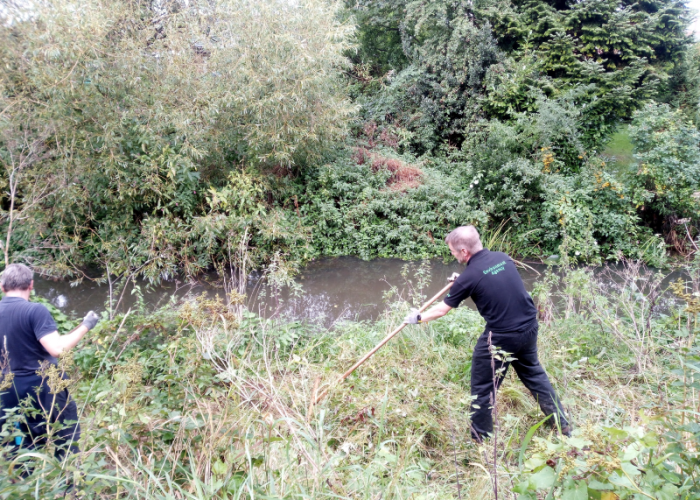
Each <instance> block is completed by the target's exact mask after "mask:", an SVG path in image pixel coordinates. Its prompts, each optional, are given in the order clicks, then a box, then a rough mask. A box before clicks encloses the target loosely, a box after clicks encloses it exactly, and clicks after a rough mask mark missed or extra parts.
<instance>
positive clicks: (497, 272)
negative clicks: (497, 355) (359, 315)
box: [404, 226, 570, 442]
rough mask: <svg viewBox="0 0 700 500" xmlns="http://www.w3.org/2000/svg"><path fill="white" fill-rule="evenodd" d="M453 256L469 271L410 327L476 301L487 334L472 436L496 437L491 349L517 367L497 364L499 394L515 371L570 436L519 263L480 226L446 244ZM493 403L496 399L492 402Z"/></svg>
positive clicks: (458, 232) (476, 381)
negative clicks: (484, 237)
mask: <svg viewBox="0 0 700 500" xmlns="http://www.w3.org/2000/svg"><path fill="white" fill-rule="evenodd" d="M445 242H446V243H447V245H448V246H449V248H450V252H452V255H453V256H454V257H455V258H456V259H457V261H458V262H459V263H460V264H466V265H467V267H466V268H465V270H464V271H463V272H462V274H460V275H459V277H457V278H456V279H455V281H454V284H453V285H452V288H451V289H450V292H449V294H448V295H447V297H446V298H445V300H444V301H443V302H442V303H440V304H437V305H435V306H434V307H432V308H431V309H429V310H427V311H426V312H424V313H423V314H419V313H418V310H417V309H414V310H412V311H411V312H410V313H409V314H408V316H406V319H405V320H404V322H405V323H409V324H416V323H426V322H428V321H431V320H434V319H437V318H440V317H442V316H444V315H445V314H447V313H448V312H450V311H451V310H452V309H453V308H455V307H458V306H459V304H460V303H461V302H462V301H463V300H465V299H467V298H469V297H471V298H472V300H473V301H474V304H476V308H477V310H478V311H479V314H481V316H483V318H484V319H485V320H486V329H485V330H484V333H483V334H482V335H481V336H480V337H479V339H478V340H477V342H476V346H475V347H474V354H473V358H472V368H471V393H472V396H473V397H474V398H475V399H474V401H473V402H472V409H473V411H474V413H473V415H472V419H471V420H472V436H473V437H474V439H476V440H477V441H479V442H481V441H482V440H483V438H484V437H486V436H488V434H490V433H492V432H493V418H492V416H491V404H492V403H491V401H492V400H493V399H495V394H494V373H493V372H494V371H493V369H492V367H491V357H492V356H491V351H490V349H489V337H490V338H491V344H492V345H493V346H495V347H498V348H499V349H501V350H502V351H503V352H506V353H509V357H512V358H514V359H513V360H512V361H510V362H508V361H505V360H503V361H499V360H496V370H498V369H500V368H501V367H503V368H504V370H503V371H502V372H501V373H500V374H498V373H497V374H496V378H497V380H496V388H498V387H500V385H501V383H502V381H503V378H504V377H505V375H506V372H507V370H508V367H509V366H511V365H512V366H513V368H514V369H515V372H516V373H517V374H518V377H519V378H520V380H522V382H523V384H525V387H527V388H528V389H529V390H530V392H531V393H532V395H533V396H534V397H535V399H536V400H537V402H538V403H539V405H540V408H541V409H542V411H543V412H544V414H545V415H548V416H549V415H553V417H552V418H550V419H549V420H550V421H556V423H557V425H558V426H559V428H560V429H561V432H562V433H563V434H565V435H569V434H570V428H569V422H568V421H567V419H566V416H565V415H564V411H563V407H562V405H561V402H560V401H559V398H558V397H557V395H556V393H555V391H554V388H553V387H552V384H551V383H550V381H549V377H547V373H546V372H545V371H544V368H543V367H542V365H541V364H540V362H539V359H538V358H537V331H538V324H537V309H536V308H535V304H534V303H533V301H532V298H531V297H530V294H529V293H527V290H525V285H524V283H523V280H522V278H521V277H520V274H518V270H517V269H516V267H515V264H514V263H513V260H512V259H511V258H510V257H508V256H507V255H506V254H504V253H502V252H491V251H489V250H488V249H487V248H484V247H483V245H482V243H481V239H480V238H479V233H478V232H477V230H476V228H475V227H474V226H462V227H458V228H457V229H455V230H454V231H452V232H451V233H450V234H448V235H447V237H446V238H445ZM492 398H493V399H492Z"/></svg>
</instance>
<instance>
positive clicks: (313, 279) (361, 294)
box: [35, 257, 677, 326]
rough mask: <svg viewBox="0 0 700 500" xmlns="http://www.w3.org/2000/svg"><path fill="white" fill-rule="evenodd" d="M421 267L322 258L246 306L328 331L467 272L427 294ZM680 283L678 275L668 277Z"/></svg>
mask: <svg viewBox="0 0 700 500" xmlns="http://www.w3.org/2000/svg"><path fill="white" fill-rule="evenodd" d="M420 267H421V263H420V262H406V261H402V260H399V259H376V260H372V261H363V260H360V259H358V258H354V257H339V258H328V259H320V260H317V261H314V262H311V263H310V264H309V265H308V266H307V267H306V268H304V269H303V270H302V272H301V273H300V274H299V275H298V276H297V278H296V281H297V283H298V284H299V288H300V289H299V290H293V289H289V288H283V289H282V290H279V291H278V292H275V291H274V290H272V289H271V288H270V286H269V285H268V284H267V282H266V281H265V280H261V279H260V278H259V275H255V274H254V275H251V277H250V279H249V281H248V304H247V305H248V307H249V309H251V310H253V311H255V312H257V313H260V314H262V315H263V316H266V317H270V316H274V315H279V316H283V317H287V318H294V319H299V320H312V321H315V322H321V323H323V324H324V325H326V326H330V325H332V324H333V323H334V322H336V321H338V320H341V319H352V320H373V319H376V318H377V317H378V316H379V315H381V314H382V312H384V311H385V310H386V308H387V300H386V298H385V297H386V294H387V292H389V291H390V290H392V289H393V290H395V292H396V293H398V294H400V295H402V296H404V297H406V296H408V295H409V294H411V293H416V292H420V293H422V295H424V296H427V297H430V296H432V295H434V294H435V293H437V292H438V291H439V290H440V289H441V288H442V287H443V286H445V284H446V283H447V278H448V276H450V275H451V274H452V273H454V272H461V270H462V269H463V266H462V265H460V264H458V263H457V262H454V261H453V262H451V263H445V262H443V261H441V260H431V261H427V262H426V263H425V264H424V271H425V272H424V277H425V278H426V279H428V280H429V283H428V284H427V286H425V287H424V289H423V290H417V287H418V286H419V282H420V279H419V278H418V270H419V268H420ZM546 267H547V266H545V265H543V264H530V265H529V267H524V268H520V269H519V272H520V274H521V276H522V277H523V280H524V281H525V286H526V288H527V289H528V290H532V286H533V284H534V283H535V281H536V280H537V279H538V278H539V277H540V276H541V275H542V274H543V273H544V272H545V270H546ZM676 278H677V276H675V277H674V275H672V276H671V277H670V279H676ZM215 281H216V279H215V276H205V277H204V279H202V280H201V281H199V282H198V283H195V284H185V283H181V282H176V281H173V282H166V283H162V284H160V285H158V286H156V287H149V286H148V285H147V284H146V283H140V284H139V290H138V293H134V290H133V289H132V288H131V287H130V288H127V290H126V291H125V293H124V294H123V297H122V299H121V302H120V304H119V310H121V311H126V310H127V309H128V308H130V307H134V306H135V305H136V304H137V302H138V300H139V293H140V294H141V296H142V297H143V299H142V300H143V303H144V304H145V305H146V307H147V308H148V309H155V308H156V307H159V306H162V305H164V304H166V303H167V302H168V301H169V300H171V299H172V298H173V297H174V298H176V299H177V298H181V297H184V296H185V295H187V294H195V295H197V294H201V293H204V292H207V293H208V294H210V295H211V294H219V295H223V291H222V290H221V288H219V287H217V286H215V285H213V284H212V283H213V282H215ZM409 281H411V282H412V283H409ZM35 289H36V291H37V293H38V294H39V295H41V296H43V297H46V298H47V299H49V300H50V301H51V302H52V303H53V304H54V305H56V306H57V307H58V308H60V309H61V310H63V311H65V312H67V313H69V314H71V315H74V316H77V317H80V316H82V315H84V314H85V313H86V312H87V311H89V310H91V309H92V310H96V311H99V310H104V309H106V302H107V299H108V297H109V289H108V287H107V286H106V285H101V286H98V285H96V284H94V283H90V282H85V283H83V284H82V285H80V286H77V287H71V286H70V284H69V283H68V282H63V281H58V282H56V281H48V280H44V279H41V278H37V279H36V280H35ZM394 299H395V297H394ZM115 302H116V300H115ZM468 305H469V306H470V307H473V304H472V303H471V301H468Z"/></svg>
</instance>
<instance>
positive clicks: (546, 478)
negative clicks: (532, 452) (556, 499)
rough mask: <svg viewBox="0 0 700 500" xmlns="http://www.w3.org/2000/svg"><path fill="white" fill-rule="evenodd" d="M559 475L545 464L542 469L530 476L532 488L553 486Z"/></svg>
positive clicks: (539, 488) (538, 488)
mask: <svg viewBox="0 0 700 500" xmlns="http://www.w3.org/2000/svg"><path fill="white" fill-rule="evenodd" d="M556 479H557V476H556V474H555V472H554V469H552V468H551V467H550V466H548V465H547V466H545V467H544V468H543V469H542V470H541V471H539V472H537V473H535V474H533V475H532V476H530V489H535V490H541V489H543V488H551V487H552V486H553V485H554V481H556Z"/></svg>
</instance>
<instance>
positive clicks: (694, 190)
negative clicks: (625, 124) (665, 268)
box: [630, 103, 700, 251]
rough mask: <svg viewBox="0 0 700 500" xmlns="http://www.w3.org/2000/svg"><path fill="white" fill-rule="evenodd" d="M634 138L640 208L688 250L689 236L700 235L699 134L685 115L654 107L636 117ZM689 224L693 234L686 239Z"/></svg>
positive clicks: (635, 187) (636, 196) (673, 241)
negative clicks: (685, 227)
mask: <svg viewBox="0 0 700 500" xmlns="http://www.w3.org/2000/svg"><path fill="white" fill-rule="evenodd" d="M630 138H631V140H632V144H633V146H634V157H635V159H636V161H637V165H636V172H635V175H633V176H632V177H631V179H630V184H631V186H632V189H633V192H634V202H635V205H636V207H637V208H638V209H639V210H640V213H642V216H643V217H644V219H645V220H646V221H647V222H648V223H649V224H650V225H652V227H655V228H657V229H660V230H663V232H664V233H665V235H666V238H667V241H668V242H669V243H671V244H673V245H674V246H675V247H676V248H677V249H678V250H681V251H687V250H686V249H687V246H688V245H689V244H690V242H688V241H687V239H686V237H687V236H690V237H691V238H694V237H695V236H696V235H697V234H698V232H700V132H698V130H697V128H696V127H695V126H694V125H693V124H692V123H691V122H690V121H689V120H688V119H687V118H686V117H685V116H684V114H683V113H682V111H680V110H675V111H674V110H672V109H671V108H670V107H669V106H668V105H667V104H656V103H649V104H647V105H646V106H644V108H643V109H641V110H640V111H638V112H637V113H635V115H634V120H633V122H632V125H631V126H630ZM684 219H685V221H684V222H679V221H680V220H684ZM684 225H685V226H688V227H689V228H690V231H692V232H690V234H688V235H686V234H684V233H685V232H686V230H685V229H684V228H683V226H684ZM679 226H680V227H679Z"/></svg>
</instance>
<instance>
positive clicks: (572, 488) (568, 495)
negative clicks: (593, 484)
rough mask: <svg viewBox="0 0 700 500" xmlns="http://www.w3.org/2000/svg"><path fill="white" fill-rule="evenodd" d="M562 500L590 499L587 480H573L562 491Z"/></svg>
mask: <svg viewBox="0 0 700 500" xmlns="http://www.w3.org/2000/svg"><path fill="white" fill-rule="evenodd" d="M561 499H562V500H588V487H587V486H586V482H585V481H576V482H573V481H571V482H570V484H569V485H568V486H567V487H566V488H565V489H564V491H562V493H561Z"/></svg>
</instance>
